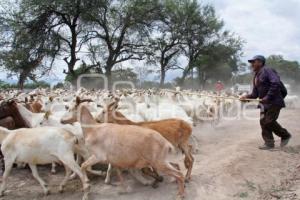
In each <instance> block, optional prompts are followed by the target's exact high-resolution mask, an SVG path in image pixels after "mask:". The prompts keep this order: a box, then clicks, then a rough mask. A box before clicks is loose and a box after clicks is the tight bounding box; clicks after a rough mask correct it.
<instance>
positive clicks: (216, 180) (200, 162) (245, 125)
mask: <svg viewBox="0 0 300 200" xmlns="http://www.w3.org/2000/svg"><path fill="white" fill-rule="evenodd" d="M248 113H249V114H250V115H251V116H257V115H258V110H250V111H248ZM299 119H300V110H299V109H297V110H283V111H282V114H281V116H280V119H279V121H280V122H281V123H282V125H283V126H285V127H287V128H288V130H289V131H290V132H291V133H292V134H293V139H292V140H291V142H290V145H289V146H288V147H286V148H284V149H280V148H277V149H275V150H273V151H260V150H258V149H257V146H258V145H260V144H262V140H261V136H260V129H259V124H258V121H249V120H245V119H241V120H234V121H228V120H223V121H222V122H221V123H220V124H219V125H218V126H217V127H216V128H212V127H211V126H210V125H208V124H207V125H198V126H197V127H196V128H195V129H194V135H195V136H196V138H197V139H198V140H199V149H200V151H199V152H198V153H197V154H196V155H194V156H195V165H194V170H193V176H192V181H191V182H190V183H188V184H186V199H187V200H200V199H201V200H222V199H224V200H234V199H266V200H269V199H284V200H288V199H300V170H299V169H297V166H298V165H299V164H300V160H299V158H300V137H299V136H300V122H299ZM276 139H277V141H276V142H277V143H276V144H277V146H278V144H279V140H278V138H276ZM39 169H40V170H39V171H40V174H41V176H42V177H43V178H44V179H45V180H46V181H47V182H48V183H49V185H50V190H51V194H50V195H49V196H47V197H44V196H43V194H42V189H41V187H40V186H39V184H38V183H37V182H36V181H35V180H34V179H33V178H32V176H31V174H30V173H29V170H28V169H14V170H13V171H12V174H11V176H10V178H9V182H8V190H7V192H6V196H5V197H3V198H0V199H7V200H25V199H26V200H27V199H28V200H34V199H37V200H39V199H42V200H58V199H61V200H79V199H81V197H82V192H81V184H80V182H79V180H77V179H76V180H73V181H71V182H68V184H67V187H66V191H65V192H64V193H63V194H59V193H58V185H59V183H60V181H61V180H62V178H63V169H59V172H58V173H57V174H56V175H52V174H50V169H49V167H48V166H44V167H40V168H39ZM126 182H127V183H128V184H129V185H131V186H132V188H133V191H132V192H131V193H129V194H123V195H120V194H119V193H118V191H120V188H119V187H118V186H116V184H117V183H118V181H117V180H116V179H115V178H114V179H113V183H114V185H105V184H104V178H102V177H94V178H92V177H91V183H92V190H91V194H90V199H91V200H98V199H107V200H113V199H118V200H119V199H121V200H171V199H175V195H176V190H177V187H176V184H175V183H172V182H169V180H167V179H166V180H165V182H164V183H161V184H160V187H159V188H158V189H153V188H151V187H145V186H141V185H140V184H139V183H137V182H136V181H135V180H134V179H132V178H131V177H130V176H127V179H126Z"/></svg>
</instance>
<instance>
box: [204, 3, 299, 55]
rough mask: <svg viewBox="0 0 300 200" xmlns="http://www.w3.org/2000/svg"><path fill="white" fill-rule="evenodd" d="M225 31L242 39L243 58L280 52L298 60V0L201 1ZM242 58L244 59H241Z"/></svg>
mask: <svg viewBox="0 0 300 200" xmlns="http://www.w3.org/2000/svg"><path fill="white" fill-rule="evenodd" d="M203 2H208V3H210V4H212V5H214V6H215V8H216V11H217V14H218V16H219V17H220V18H222V19H223V20H224V22H225V25H226V27H227V28H228V29H229V30H232V31H234V32H235V33H236V34H238V35H239V36H241V37H242V38H243V39H245V40H246V44H245V47H244V52H245V57H249V56H250V57H251V56H252V55H254V54H263V55H266V56H268V55H271V54H281V55H283V56H284V57H285V58H286V59H291V60H298V61H300V12H299V10H300V1H299V0H251V1H243V0H204V1H203ZM244 59H245V58H244Z"/></svg>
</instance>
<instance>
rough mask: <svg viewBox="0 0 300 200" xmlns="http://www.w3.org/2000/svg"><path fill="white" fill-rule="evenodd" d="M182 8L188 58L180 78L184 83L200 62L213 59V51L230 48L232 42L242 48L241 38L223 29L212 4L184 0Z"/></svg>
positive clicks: (181, 82)
mask: <svg viewBox="0 0 300 200" xmlns="http://www.w3.org/2000/svg"><path fill="white" fill-rule="evenodd" d="M181 10H182V12H183V14H182V20H183V22H184V23H183V26H182V27H181V32H182V34H183V35H184V44H183V45H182V49H183V50H184V53H185V56H186V57H187V59H188V64H187V66H186V67H185V68H184V71H183V74H182V77H181V80H180V84H181V85H182V84H183V82H184V79H185V77H186V76H187V75H188V73H189V72H190V70H191V69H193V68H195V67H197V66H198V65H199V62H200V64H201V63H202V64H203V62H204V63H205V61H212V58H210V57H215V56H211V55H210V54H211V53H213V52H215V51H219V50H223V49H230V46H229V47H228V45H232V44H234V45H233V46H237V47H238V48H237V49H238V50H240V47H241V41H240V39H239V38H234V36H233V35H232V34H229V32H228V31H226V30H225V31H224V30H223V25H224V23H223V21H221V20H219V19H218V18H217V16H216V14H215V10H214V8H213V7H212V6H211V5H201V4H199V3H198V1H196V0H184V1H182V9H181ZM235 53H237V52H235ZM237 57H238V56H237V55H236V58H237ZM200 72H201V69H200V68H198V73H200ZM202 76H203V74H202ZM202 79H203V78H202Z"/></svg>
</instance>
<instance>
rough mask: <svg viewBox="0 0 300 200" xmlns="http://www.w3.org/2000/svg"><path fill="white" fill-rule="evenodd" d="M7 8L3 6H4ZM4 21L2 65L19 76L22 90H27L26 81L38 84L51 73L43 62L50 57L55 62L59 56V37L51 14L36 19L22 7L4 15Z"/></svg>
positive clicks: (0, 56) (3, 13) (49, 67)
mask: <svg viewBox="0 0 300 200" xmlns="http://www.w3.org/2000/svg"><path fill="white" fill-rule="evenodd" d="M2 9H3V7H2ZM0 18H1V19H2V21H3V24H2V26H0V34H1V36H2V37H1V39H2V40H1V44H2V45H3V46H2V47H3V48H2V49H1V51H0V61H1V66H2V67H4V69H6V70H7V71H8V72H9V73H8V75H9V76H13V75H17V76H18V87H19V88H20V89H23V87H24V83H25V81H26V80H27V79H28V78H30V79H31V80H33V81H37V78H38V77H41V76H43V75H45V74H46V73H47V72H49V71H50V70H51V66H52V63H53V62H51V64H50V65H48V66H46V65H44V63H43V62H42V61H44V60H45V59H46V58H52V61H53V60H54V58H55V56H56V54H57V53H58V49H57V47H58V38H57V35H56V34H55V33H54V32H53V30H52V29H51V27H50V26H49V24H50V23H51V18H50V15H49V13H47V12H44V13H41V15H39V16H32V15H30V14H28V13H26V12H24V10H23V9H22V8H17V9H12V10H7V11H3V12H1V17H0Z"/></svg>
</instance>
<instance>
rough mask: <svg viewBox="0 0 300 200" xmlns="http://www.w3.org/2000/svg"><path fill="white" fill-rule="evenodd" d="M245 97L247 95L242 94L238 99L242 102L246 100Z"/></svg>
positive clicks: (246, 97)
mask: <svg viewBox="0 0 300 200" xmlns="http://www.w3.org/2000/svg"><path fill="white" fill-rule="evenodd" d="M247 99H248V95H242V96H240V97H239V100H240V101H243V102H246V101H247Z"/></svg>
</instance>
